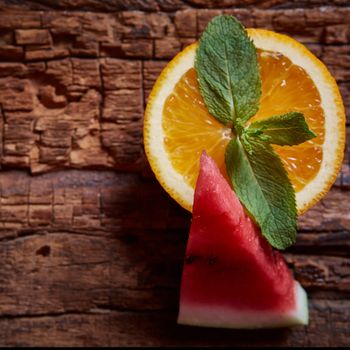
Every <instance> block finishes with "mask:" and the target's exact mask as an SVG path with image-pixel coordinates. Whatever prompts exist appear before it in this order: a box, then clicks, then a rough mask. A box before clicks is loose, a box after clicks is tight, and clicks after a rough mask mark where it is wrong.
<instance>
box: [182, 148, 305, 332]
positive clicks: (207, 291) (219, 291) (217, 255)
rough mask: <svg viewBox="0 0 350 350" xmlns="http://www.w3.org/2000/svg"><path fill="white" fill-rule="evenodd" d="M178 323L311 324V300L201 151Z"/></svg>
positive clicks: (231, 325) (230, 325) (236, 325)
mask: <svg viewBox="0 0 350 350" xmlns="http://www.w3.org/2000/svg"><path fill="white" fill-rule="evenodd" d="M178 323H179V324H185V325H194V326H206V327H224V328H264V327H284V326H292V325H297V324H302V325H305V324H307V323H308V305H307V296H306V293H305V291H304V289H303V288H302V287H301V286H300V284H299V283H298V282H296V281H295V280H294V279H293V276H292V274H291V272H290V271H289V269H288V267H287V265H286V263H285V261H284V259H283V257H282V255H281V254H280V253H279V252H278V251H275V250H274V249H272V247H271V246H270V244H269V243H268V242H267V241H266V239H265V238H264V237H263V236H262V235H261V232H260V229H259V228H258V227H257V226H256V225H255V224H254V223H253V221H252V220H251V219H250V217H249V216H248V215H247V214H246V213H245V211H244V209H243V207H242V205H241V203H240V202H239V200H238V198H237V197H236V195H235V193H234V191H233V190H232V189H231V187H230V185H229V184H228V182H227V181H226V180H225V178H224V177H223V176H222V175H221V173H220V171H219V169H218V167H217V165H216V163H215V162H214V161H213V159H211V158H210V157H209V156H208V155H207V154H206V153H204V152H203V154H202V156H201V160H200V173H199V176H198V180H197V185H196V189H195V194H194V204H193V211H192V224H191V228H190V234H189V239H188V244H187V249H186V257H185V263H184V268H183V275H182V282H181V292H180V309H179V316H178Z"/></svg>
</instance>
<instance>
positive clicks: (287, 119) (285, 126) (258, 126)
mask: <svg viewBox="0 0 350 350" xmlns="http://www.w3.org/2000/svg"><path fill="white" fill-rule="evenodd" d="M245 132H246V133H247V134H248V135H249V136H250V135H252V136H255V135H257V136H258V137H263V140H265V141H267V142H269V143H273V144H275V145H280V146H285V145H287V146H294V145H299V144H300V143H303V142H305V141H308V140H310V139H312V138H314V137H316V136H317V135H316V134H315V133H313V132H312V131H311V130H310V129H309V127H308V125H307V123H306V121H305V118H304V115H303V114H302V113H299V112H290V113H286V114H283V115H277V116H273V117H270V118H268V119H264V120H260V121H256V122H253V123H252V124H250V125H249V127H248V128H247V130H246V131H245Z"/></svg>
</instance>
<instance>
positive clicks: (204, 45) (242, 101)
mask: <svg viewBox="0 0 350 350" xmlns="http://www.w3.org/2000/svg"><path fill="white" fill-rule="evenodd" d="M195 69H196V71H197V74H198V81H199V87H200V92H201V95H202V96H203V98H204V101H205V104H206V105H207V107H208V110H209V112H210V113H211V114H212V115H213V116H214V117H215V118H216V119H218V120H219V121H220V122H222V123H224V124H232V123H233V125H234V126H235V127H236V126H237V125H240V126H242V125H243V124H244V123H245V122H246V121H247V120H249V118H250V117H252V116H253V115H254V114H255V113H256V112H257V111H258V108H259V99H260V95H261V80H260V72H259V66H258V61H257V55H256V49H255V46H254V44H253V42H252V41H251V40H250V39H249V37H248V35H247V33H246V31H245V29H244V27H243V26H242V24H241V23H240V22H239V21H237V20H236V19H235V18H234V17H232V16H226V15H222V16H217V17H215V18H214V19H213V20H212V21H211V22H210V23H209V24H208V25H207V27H206V29H205V31H204V33H203V35H202V37H201V39H200V41H199V46H198V49H197V52H196V59H195Z"/></svg>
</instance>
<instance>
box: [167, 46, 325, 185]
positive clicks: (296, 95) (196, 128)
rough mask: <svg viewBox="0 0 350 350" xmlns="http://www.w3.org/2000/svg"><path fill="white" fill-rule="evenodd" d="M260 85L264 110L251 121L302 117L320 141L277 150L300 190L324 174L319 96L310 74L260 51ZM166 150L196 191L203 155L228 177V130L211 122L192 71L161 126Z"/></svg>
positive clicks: (170, 102) (181, 82) (177, 89)
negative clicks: (280, 116) (289, 114)
mask: <svg viewBox="0 0 350 350" xmlns="http://www.w3.org/2000/svg"><path fill="white" fill-rule="evenodd" d="M258 58H259V64H260V73H261V80H262V96H261V99H260V109H259V111H258V113H257V114H256V115H255V116H254V117H253V118H251V120H250V121H249V122H251V121H253V120H257V119H263V118H267V117H271V116H273V115H278V114H283V113H287V112H290V111H297V112H302V113H303V114H304V116H305V119H306V121H307V123H308V125H309V128H310V129H311V130H312V131H313V132H315V133H316V134H317V137H316V138H314V139H312V140H309V141H307V142H304V143H303V144H300V145H298V146H292V147H290V146H283V147H282V146H273V147H274V148H275V150H276V151H277V152H278V154H279V155H280V156H281V158H282V161H283V163H284V166H285V168H286V169H287V172H288V175H289V178H290V180H291V182H292V184H293V186H294V188H295V190H296V191H300V190H301V189H302V188H303V187H304V186H305V185H306V184H307V183H309V182H310V181H311V180H312V179H313V177H314V176H315V175H316V174H317V172H318V171H319V169H320V165H321V162H322V144H323V140H324V114H323V110H322V108H321V98H320V95H319V92H318V90H317V88H316V86H315V85H314V83H313V81H312V80H311V79H310V77H309V76H308V74H307V73H306V72H305V71H304V70H303V69H302V68H300V67H299V66H296V65H294V64H292V63H291V61H290V60H289V59H288V58H286V57H285V56H283V55H281V54H279V53H273V52H268V51H262V50H258ZM162 126H163V130H164V134H165V138H164V144H165V149H166V151H167V152H168V155H169V159H170V161H171V163H172V165H173V167H174V168H175V169H176V170H177V171H178V172H179V173H180V174H182V175H183V176H184V180H185V181H186V182H187V183H188V184H190V185H191V186H192V187H194V186H195V183H196V180H197V176H198V171H199V158H200V154H201V153H202V151H203V150H204V149H205V150H206V152H207V153H208V154H209V155H210V156H211V157H212V158H213V159H215V161H216V163H217V164H218V166H219V168H220V170H221V171H222V173H223V174H224V175H225V176H227V175H226V170H225V162H224V154H225V148H226V145H227V143H228V142H229V140H230V136H231V132H230V129H228V128H226V127H225V126H224V125H222V124H221V123H219V122H218V121H217V120H216V119H215V118H213V117H212V116H211V115H210V114H209V112H208V110H207V108H206V106H205V104H204V101H203V99H202V97H201V95H200V92H199V87H198V82H197V75H196V71H195V70H194V68H191V69H190V70H188V71H187V72H186V73H185V74H184V75H183V76H182V77H181V79H180V80H179V82H178V83H177V84H176V86H175V89H174V91H173V92H172V94H171V95H169V97H168V98H167V100H166V102H165V105H164V110H163V122H162Z"/></svg>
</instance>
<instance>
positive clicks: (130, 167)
mask: <svg viewBox="0 0 350 350" xmlns="http://www.w3.org/2000/svg"><path fill="white" fill-rule="evenodd" d="M210 6H212V7H215V9H214V8H213V9H208V7H210ZM0 9H1V12H0V105H1V110H0V124H1V125H0V130H1V132H0V137H1V142H0V154H1V165H2V169H1V172H0V196H1V201H0V227H1V228H0V290H1V292H0V345H7V346H13V345H17V346H21V345H31V346H33V345H39V346H45V345H46V346H52V345H70V346H74V345H76V346H77V345H89V346H91V345H124V346H125V345H138V346H139V345H156V346H160V345H162V346H166V345H169V346H170V345H179V346H180V345H181V346H184V345H187V346H194V345H231V346H233V345H250V346H258V345H260V346H262V345H264V346H277V345H279V346H290V345H299V346H315V345H323V346H327V345H331V346H336V345H349V344H350V298H349V297H350V201H349V192H348V191H349V189H350V168H349V148H347V149H346V155H345V160H344V165H343V169H342V172H341V174H340V175H339V177H338V180H337V182H336V184H335V186H334V187H333V188H332V190H331V192H330V193H329V194H328V195H327V197H326V198H325V199H324V200H323V201H322V202H321V203H320V204H318V205H317V206H316V207H315V208H314V209H312V210H310V211H309V212H308V213H307V214H306V215H305V216H304V217H302V218H301V219H300V223H299V227H300V230H299V231H300V232H299V235H298V242H297V244H296V245H295V246H294V247H293V248H292V249H289V251H287V252H286V254H285V256H286V259H287V261H288V262H289V264H290V267H291V268H293V270H294V273H295V276H296V278H297V279H298V280H299V281H300V282H301V283H302V284H303V286H304V287H305V288H306V289H307V292H308V294H309V297H310V313H311V315H310V316H311V320H310V325H309V326H308V327H299V328H295V329H283V330H264V331H231V330H214V329H201V328H190V327H184V326H182V327H181V326H178V325H176V316H177V307H178V297H179V295H178V292H179V282H180V276H181V270H182V260H183V256H184V249H185V245H186V236H187V232H188V228H189V224H190V215H189V214H188V213H187V212H185V211H184V210H183V209H181V208H180V207H179V206H178V205H177V204H176V203H175V202H174V201H173V200H171V199H170V198H169V197H168V196H167V194H165V192H164V191H163V190H162V188H161V187H160V186H159V184H158V183H157V181H156V180H155V179H154V177H153V176H152V173H151V171H150V169H149V168H148V165H147V161H146V160H145V157H144V153H143V145H142V118H143V110H144V106H145V103H146V100H147V96H148V94H149V91H150V89H151V87H152V85H153V83H154V81H155V79H156V77H157V76H158V74H159V72H160V71H161V69H162V67H163V66H164V65H165V64H166V62H167V61H168V60H169V59H170V58H171V57H173V56H174V55H175V54H176V53H177V52H178V51H179V50H180V49H181V48H183V47H184V46H186V45H187V44H188V43H191V42H193V41H194V40H195V39H196V38H198V35H199V34H200V33H201V31H202V30H203V28H204V27H205V25H206V23H207V22H208V20H209V19H210V18H211V17H213V16H214V15H216V14H220V13H223V12H225V13H231V14H234V15H235V16H237V17H238V18H239V19H240V20H241V21H242V22H243V23H244V24H245V25H246V26H254V27H263V28H272V29H274V30H276V31H280V32H284V33H287V34H290V35H292V36H293V37H295V38H297V39H299V40H301V41H302V42H304V43H305V44H306V45H307V46H308V47H309V48H310V49H311V50H312V51H313V52H314V53H315V54H316V55H318V56H319V57H320V58H321V59H322V60H323V61H324V62H325V63H326V64H327V65H328V67H329V68H330V70H331V71H332V72H333V74H334V76H335V77H336V79H337V81H338V83H339V86H340V89H341V91H342V94H343V97H344V102H345V105H346V107H348V111H349V107H350V73H349V67H350V25H349V23H350V2H349V1H348V0H338V1H330V0H328V1H327V0H324V1H322V0H313V1H307V0H300V1H293V0H287V1H282V0H261V1H258V0H247V1H243V0H221V1H212V2H209V1H204V0H150V1H146V0H126V1H118V0H108V1H98V0H72V1H65V0H57V1H55V0H31V1H19V0H0ZM349 130H350V129H348V132H349Z"/></svg>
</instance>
